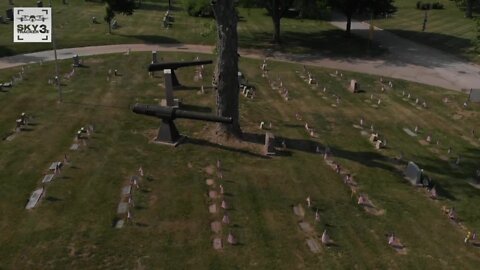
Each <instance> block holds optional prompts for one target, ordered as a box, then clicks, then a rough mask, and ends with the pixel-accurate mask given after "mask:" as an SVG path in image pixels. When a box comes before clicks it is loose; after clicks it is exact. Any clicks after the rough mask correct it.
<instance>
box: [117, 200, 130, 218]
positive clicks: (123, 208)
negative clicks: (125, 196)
mask: <svg viewBox="0 0 480 270" xmlns="http://www.w3.org/2000/svg"><path fill="white" fill-rule="evenodd" d="M127 211H128V203H126V202H121V203H119V204H118V208H117V214H119V215H123V214H126V213H127Z"/></svg>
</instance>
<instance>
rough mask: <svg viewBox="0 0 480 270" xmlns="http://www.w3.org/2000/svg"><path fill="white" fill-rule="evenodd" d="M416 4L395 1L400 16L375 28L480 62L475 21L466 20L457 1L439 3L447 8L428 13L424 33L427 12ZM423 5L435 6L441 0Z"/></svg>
mask: <svg viewBox="0 0 480 270" xmlns="http://www.w3.org/2000/svg"><path fill="white" fill-rule="evenodd" d="M417 2H418V1H417V0H401V1H395V5H396V6H397V8H398V11H397V13H396V14H394V15H393V16H392V17H389V18H388V19H384V18H383V19H377V20H375V21H374V24H375V26H377V27H380V28H382V29H385V30H388V31H390V32H392V33H394V34H397V35H399V36H401V37H404V38H407V39H411V40H413V41H415V42H418V43H420V44H425V45H427V46H431V47H433V48H437V49H440V50H443V51H445V52H448V53H451V54H455V55H457V56H460V57H462V58H467V59H469V60H472V61H476V62H478V61H480V58H479V57H478V53H475V51H474V44H473V43H472V40H474V38H475V36H476V35H477V34H476V32H477V31H476V26H475V24H476V23H475V20H474V19H468V18H465V16H464V15H465V12H464V10H461V9H459V8H458V7H457V6H456V5H455V1H440V3H442V4H443V5H444V9H440V10H438V9H436V10H429V11H428V22H427V28H426V31H425V32H422V25H423V20H424V17H425V11H423V10H419V9H417V8H416V3H417ZM422 2H425V3H434V2H435V3H436V2H438V1H422ZM474 16H478V13H474Z"/></svg>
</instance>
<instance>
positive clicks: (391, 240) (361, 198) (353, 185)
mask: <svg viewBox="0 0 480 270" xmlns="http://www.w3.org/2000/svg"><path fill="white" fill-rule="evenodd" d="M324 160H325V162H326V163H327V164H328V165H329V166H330V167H331V168H332V169H333V170H334V171H335V172H336V173H337V174H339V175H343V182H344V184H346V185H347V186H348V187H349V188H350V190H351V192H352V193H351V196H352V197H353V196H356V195H357V193H358V189H359V188H358V183H357V182H356V181H355V180H354V179H353V176H352V175H351V173H350V172H348V171H347V170H345V169H344V168H342V167H341V165H340V164H339V163H337V162H336V161H335V160H333V155H332V153H331V151H330V148H328V147H325V151H324ZM357 204H358V205H359V206H361V207H363V209H365V210H367V209H369V211H373V210H375V211H377V212H378V213H379V210H378V209H377V207H376V206H375V205H374V204H373V203H372V202H371V201H370V199H369V198H368V195H367V194H365V193H360V194H358V198H357ZM369 211H367V212H369ZM387 242H388V245H389V246H390V247H392V248H394V249H395V250H397V251H401V250H403V249H404V248H405V246H404V245H403V244H402V243H401V241H400V239H399V238H397V237H396V236H395V234H394V233H391V234H389V235H388V237H387Z"/></svg>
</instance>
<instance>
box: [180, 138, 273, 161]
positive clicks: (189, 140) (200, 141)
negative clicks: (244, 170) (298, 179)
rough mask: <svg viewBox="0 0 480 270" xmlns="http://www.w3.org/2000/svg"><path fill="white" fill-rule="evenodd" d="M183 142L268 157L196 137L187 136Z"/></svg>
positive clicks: (263, 157) (252, 155)
mask: <svg viewBox="0 0 480 270" xmlns="http://www.w3.org/2000/svg"><path fill="white" fill-rule="evenodd" d="M185 143H189V144H195V145H199V146H207V147H212V148H218V149H221V150H226V151H231V152H237V153H240V154H245V155H248V156H251V157H257V158H262V159H268V157H266V156H263V155H260V154H257V153H254V152H251V151H248V150H244V149H237V148H233V147H230V146H225V145H220V144H217V143H212V142H209V141H206V140H203V139H196V138H190V137H187V138H185Z"/></svg>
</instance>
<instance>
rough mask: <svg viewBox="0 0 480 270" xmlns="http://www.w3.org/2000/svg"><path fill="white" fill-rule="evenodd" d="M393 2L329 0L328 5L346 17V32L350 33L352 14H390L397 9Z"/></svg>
mask: <svg viewBox="0 0 480 270" xmlns="http://www.w3.org/2000/svg"><path fill="white" fill-rule="evenodd" d="M393 2H394V0H329V3H330V5H331V6H332V7H333V8H335V9H336V10H337V11H340V12H342V13H343V14H344V15H345V17H346V18H347V27H346V30H347V33H350V30H351V28H352V18H353V15H355V14H358V13H368V14H371V15H373V16H377V15H380V14H392V13H395V12H396V11H397V8H396V7H395V6H394V5H393Z"/></svg>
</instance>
